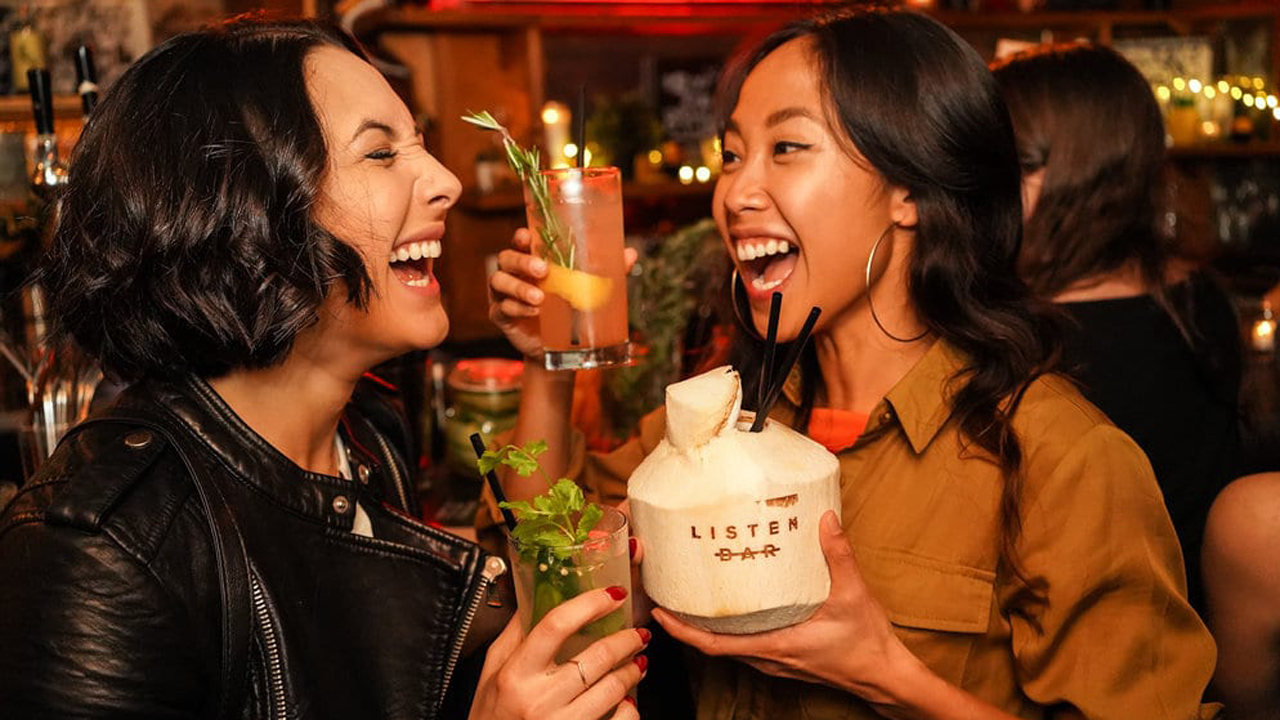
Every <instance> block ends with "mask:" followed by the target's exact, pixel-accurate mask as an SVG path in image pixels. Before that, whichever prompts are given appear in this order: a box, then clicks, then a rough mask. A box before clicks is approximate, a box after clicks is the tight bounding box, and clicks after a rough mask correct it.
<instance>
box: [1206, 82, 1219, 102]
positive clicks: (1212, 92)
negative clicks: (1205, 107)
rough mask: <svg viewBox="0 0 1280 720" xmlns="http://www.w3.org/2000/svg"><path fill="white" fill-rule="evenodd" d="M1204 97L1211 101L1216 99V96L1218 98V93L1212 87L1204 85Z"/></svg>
mask: <svg viewBox="0 0 1280 720" xmlns="http://www.w3.org/2000/svg"><path fill="white" fill-rule="evenodd" d="M1204 96H1205V97H1207V98H1209V99H1210V100H1212V99H1214V98H1215V97H1217V96H1218V91H1217V90H1214V89H1213V86H1212V85H1205V86H1204Z"/></svg>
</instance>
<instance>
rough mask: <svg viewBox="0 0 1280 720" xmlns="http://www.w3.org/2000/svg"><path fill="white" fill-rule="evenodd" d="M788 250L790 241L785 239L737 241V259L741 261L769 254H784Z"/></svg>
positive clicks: (789, 250)
mask: <svg viewBox="0 0 1280 720" xmlns="http://www.w3.org/2000/svg"><path fill="white" fill-rule="evenodd" d="M789 252H791V243H789V242H787V241H786V240H767V241H764V242H744V243H738V259H739V260H743V261H746V260H755V259H756V258H762V257H768V256H769V255H786V254H787V253H789Z"/></svg>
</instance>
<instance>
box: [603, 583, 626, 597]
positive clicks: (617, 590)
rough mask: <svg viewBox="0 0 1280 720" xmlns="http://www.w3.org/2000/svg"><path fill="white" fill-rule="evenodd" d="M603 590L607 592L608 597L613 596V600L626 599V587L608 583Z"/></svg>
mask: <svg viewBox="0 0 1280 720" xmlns="http://www.w3.org/2000/svg"><path fill="white" fill-rule="evenodd" d="M604 591H605V592H607V593H609V597H611V598H613V599H614V600H623V599H626V597H627V589H626V588H624V587H622V586H621V585H610V586H609V587H607V588H605V589H604Z"/></svg>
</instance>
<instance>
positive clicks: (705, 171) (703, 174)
mask: <svg viewBox="0 0 1280 720" xmlns="http://www.w3.org/2000/svg"><path fill="white" fill-rule="evenodd" d="M693 176H694V177H695V178H697V180H698V182H700V183H704V182H706V181H708V180H710V179H711V168H709V167H707V166H705V165H699V166H698V169H697V170H694V171H693Z"/></svg>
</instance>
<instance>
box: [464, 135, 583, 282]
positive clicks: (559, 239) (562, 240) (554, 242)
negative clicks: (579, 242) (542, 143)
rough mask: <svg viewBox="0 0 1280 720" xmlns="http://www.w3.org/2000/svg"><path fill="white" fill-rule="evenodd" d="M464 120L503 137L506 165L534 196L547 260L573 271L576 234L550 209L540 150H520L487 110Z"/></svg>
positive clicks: (534, 148)
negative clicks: (574, 235)
mask: <svg viewBox="0 0 1280 720" xmlns="http://www.w3.org/2000/svg"><path fill="white" fill-rule="evenodd" d="M462 120H463V121H464V122H469V123H471V124H472V125H475V126H476V127H480V128H484V129H485V130H491V131H493V132H496V133H499V134H501V135H502V149H503V151H505V152H506V154H507V164H508V165H510V166H511V169H512V170H514V171H515V173H516V177H519V178H520V181H521V182H523V183H524V184H525V185H526V186H527V187H528V188H529V195H530V196H532V197H533V204H534V207H535V208H536V209H537V212H538V217H539V219H541V220H542V227H540V228H538V235H539V236H540V237H541V238H542V244H543V245H544V246H545V247H546V253H545V254H546V258H545V259H547V260H550V261H552V262H554V263H555V264H557V265H561V266H563V267H566V268H568V269H570V270H572V269H573V263H574V254H575V252H574V251H575V250H576V249H577V248H576V246H575V243H574V242H573V231H572V229H569V228H565V227H564V226H563V225H562V224H561V222H560V218H559V217H557V216H556V214H555V213H554V212H553V211H552V210H551V191H550V189H549V188H548V187H547V177H546V176H545V175H543V174H542V167H541V166H542V158H541V155H540V153H539V152H538V148H536V147H533V148H529V149H528V150H525V149H524V148H522V147H520V145H519V144H518V143H516V141H515V138H513V137H511V133H510V132H508V131H507V129H506V128H505V127H503V126H502V123H499V122H498V121H497V119H496V118H494V117H493V115H492V114H491V113H490V112H489V111H488V110H483V111H481V112H470V111H469V112H468V113H467V114H466V115H463V116H462Z"/></svg>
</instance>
